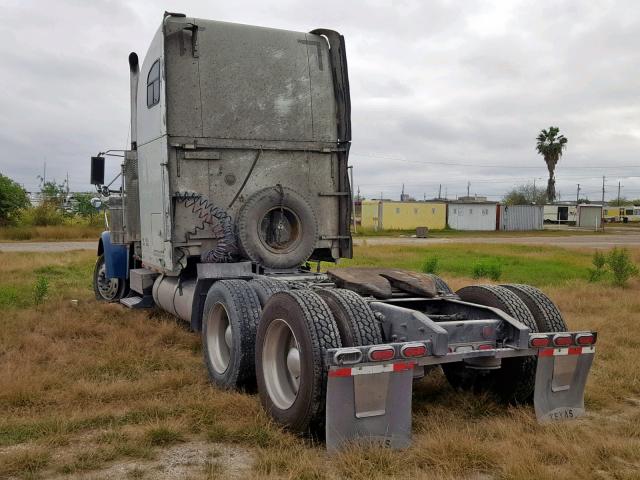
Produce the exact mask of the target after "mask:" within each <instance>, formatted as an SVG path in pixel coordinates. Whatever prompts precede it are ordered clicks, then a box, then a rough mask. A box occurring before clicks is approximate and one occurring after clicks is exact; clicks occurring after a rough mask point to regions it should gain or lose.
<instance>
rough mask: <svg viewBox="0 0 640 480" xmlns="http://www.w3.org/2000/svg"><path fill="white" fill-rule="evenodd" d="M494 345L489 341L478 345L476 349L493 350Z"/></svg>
mask: <svg viewBox="0 0 640 480" xmlns="http://www.w3.org/2000/svg"><path fill="white" fill-rule="evenodd" d="M493 349H494V346H493V345H491V344H490V343H487V344H485V345H478V350H493Z"/></svg>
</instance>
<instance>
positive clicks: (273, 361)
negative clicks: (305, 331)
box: [262, 319, 301, 410]
mask: <svg viewBox="0 0 640 480" xmlns="http://www.w3.org/2000/svg"><path fill="white" fill-rule="evenodd" d="M262 369H263V375H264V380H265V385H266V387H267V393H268V394H269V397H270V398H271V401H272V402H273V403H274V405H275V406H276V407H278V408H279V409H281V410H286V409H288V408H289V407H291V405H293V402H295V400H296V397H297V395H298V388H299V387H300V373H301V367H300V346H299V344H298V341H297V340H296V337H295V335H294V334H293V331H292V330H291V327H290V326H289V324H288V323H287V322H285V321H284V320H282V319H276V320H274V321H273V322H271V324H270V325H269V328H268V329H267V332H266V334H265V339H264V349H263V351H262Z"/></svg>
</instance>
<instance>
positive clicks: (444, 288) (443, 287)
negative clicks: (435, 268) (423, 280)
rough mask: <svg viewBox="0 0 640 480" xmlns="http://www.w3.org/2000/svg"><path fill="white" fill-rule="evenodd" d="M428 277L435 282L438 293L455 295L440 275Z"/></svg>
mask: <svg viewBox="0 0 640 480" xmlns="http://www.w3.org/2000/svg"><path fill="white" fill-rule="evenodd" d="M427 275H429V276H430V277H431V278H432V279H433V281H434V282H435V284H436V290H437V291H438V293H439V294H443V295H454V293H453V290H451V287H450V286H449V285H448V284H447V282H445V281H444V280H443V279H442V278H441V277H439V276H438V275H434V274H433V273H428V274H427Z"/></svg>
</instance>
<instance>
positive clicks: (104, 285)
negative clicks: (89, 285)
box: [96, 262, 119, 300]
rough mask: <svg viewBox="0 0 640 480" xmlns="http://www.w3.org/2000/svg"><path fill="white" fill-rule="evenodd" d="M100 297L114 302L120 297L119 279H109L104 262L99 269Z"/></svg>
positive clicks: (98, 284)
mask: <svg viewBox="0 0 640 480" xmlns="http://www.w3.org/2000/svg"><path fill="white" fill-rule="evenodd" d="M96 284H97V286H98V292H100V296H101V297H102V298H104V299H105V300H113V299H114V298H116V295H118V287H119V281H118V279H117V278H107V266H106V264H105V263H104V262H102V264H100V268H99V269H98V279H97V282H96Z"/></svg>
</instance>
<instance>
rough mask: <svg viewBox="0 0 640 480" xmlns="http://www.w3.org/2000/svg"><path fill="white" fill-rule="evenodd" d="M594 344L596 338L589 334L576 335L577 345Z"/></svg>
mask: <svg viewBox="0 0 640 480" xmlns="http://www.w3.org/2000/svg"><path fill="white" fill-rule="evenodd" d="M594 343H596V337H595V335H592V334H591V333H579V334H578V335H576V344H577V345H593V344H594Z"/></svg>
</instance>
